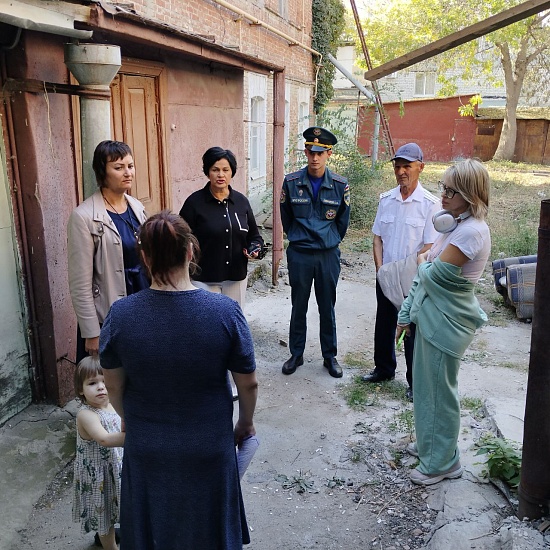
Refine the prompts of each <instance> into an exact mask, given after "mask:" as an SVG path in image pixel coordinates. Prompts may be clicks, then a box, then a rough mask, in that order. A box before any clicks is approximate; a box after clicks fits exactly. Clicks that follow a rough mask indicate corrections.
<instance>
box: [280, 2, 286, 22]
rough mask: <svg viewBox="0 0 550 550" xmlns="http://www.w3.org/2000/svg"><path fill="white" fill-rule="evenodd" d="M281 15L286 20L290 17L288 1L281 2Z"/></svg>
mask: <svg viewBox="0 0 550 550" xmlns="http://www.w3.org/2000/svg"><path fill="white" fill-rule="evenodd" d="M279 15H280V16H281V17H283V18H284V19H286V18H287V17H288V0H279Z"/></svg>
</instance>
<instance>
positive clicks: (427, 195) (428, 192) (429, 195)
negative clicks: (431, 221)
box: [424, 189, 439, 203]
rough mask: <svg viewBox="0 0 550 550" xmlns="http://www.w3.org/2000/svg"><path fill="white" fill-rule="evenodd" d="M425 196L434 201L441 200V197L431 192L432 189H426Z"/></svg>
mask: <svg viewBox="0 0 550 550" xmlns="http://www.w3.org/2000/svg"><path fill="white" fill-rule="evenodd" d="M424 198H425V199H428V200H429V201H430V202H433V203H436V202H439V199H438V198H437V197H436V196H435V195H434V194H433V193H430V191H428V190H427V189H424Z"/></svg>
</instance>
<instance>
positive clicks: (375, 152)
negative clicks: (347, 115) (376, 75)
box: [327, 54, 380, 165]
mask: <svg viewBox="0 0 550 550" xmlns="http://www.w3.org/2000/svg"><path fill="white" fill-rule="evenodd" d="M327 59H328V60H329V61H330V62H331V63H332V64H333V65H334V66H335V67H336V68H337V69H338V70H339V71H340V72H341V73H342V74H343V75H344V76H345V77H346V78H347V79H348V80H349V81H350V82H351V83H352V84H353V85H354V86H355V87H356V88H357V89H358V90H359V91H360V92H361V93H362V94H363V95H364V96H365V97H366V98H367V99H368V100H370V101H372V102H373V103H374V105H375V109H376V111H375V112H376V118H375V120H374V136H373V138H372V153H371V160H372V164H373V165H374V164H375V163H376V161H377V159H378V134H379V132H380V112H379V110H378V104H377V101H376V96H375V95H374V94H373V93H372V92H369V90H367V88H365V86H363V84H361V82H359V81H358V80H357V79H356V78H355V77H354V76H353V75H352V74H351V73H350V72H349V71H348V70H347V69H346V68H345V67H344V66H343V65H342V64H341V63H340V62H339V61H338V60H337V59H336V58H335V57H334V56H332V55H331V54H327Z"/></svg>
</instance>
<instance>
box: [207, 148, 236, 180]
mask: <svg viewBox="0 0 550 550" xmlns="http://www.w3.org/2000/svg"><path fill="white" fill-rule="evenodd" d="M221 159H226V160H227V162H229V166H230V167H231V177H232V178H233V177H234V176H235V174H236V173H237V159H236V158H235V155H234V154H233V153H232V152H231V151H230V150H229V149H222V148H221V147H210V149H208V151H206V153H204V155H203V156H202V171H203V172H204V175H205V176H208V172H210V168H212V166H214V164H216V162H218V161H219V160H221Z"/></svg>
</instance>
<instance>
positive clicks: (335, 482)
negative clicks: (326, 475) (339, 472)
mask: <svg viewBox="0 0 550 550" xmlns="http://www.w3.org/2000/svg"><path fill="white" fill-rule="evenodd" d="M345 484H346V480H345V479H344V478H343V477H336V476H333V478H332V479H327V483H326V485H327V487H328V488H329V489H334V488H335V487H343V486H344V485H345Z"/></svg>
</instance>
